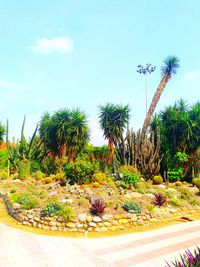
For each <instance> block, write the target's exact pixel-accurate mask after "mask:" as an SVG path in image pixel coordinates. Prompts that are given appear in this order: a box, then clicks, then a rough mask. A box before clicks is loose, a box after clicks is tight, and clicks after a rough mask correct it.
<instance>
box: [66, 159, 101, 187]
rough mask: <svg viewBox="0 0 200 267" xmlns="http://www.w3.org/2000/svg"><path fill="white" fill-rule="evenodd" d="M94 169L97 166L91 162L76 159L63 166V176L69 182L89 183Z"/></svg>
mask: <svg viewBox="0 0 200 267" xmlns="http://www.w3.org/2000/svg"><path fill="white" fill-rule="evenodd" d="M96 169H97V166H96V165H93V164H92V163H91V162H89V161H84V160H78V161H75V162H72V163H70V164H67V165H66V166H65V168H64V172H65V178H66V179H67V181H68V182H69V183H70V184H75V183H77V184H85V183H90V182H91V181H92V176H93V174H94V172H95V171H96Z"/></svg>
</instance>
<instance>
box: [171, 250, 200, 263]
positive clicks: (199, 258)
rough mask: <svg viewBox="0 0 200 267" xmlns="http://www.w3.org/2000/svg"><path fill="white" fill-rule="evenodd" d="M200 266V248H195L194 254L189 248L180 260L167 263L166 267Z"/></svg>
mask: <svg viewBox="0 0 200 267" xmlns="http://www.w3.org/2000/svg"><path fill="white" fill-rule="evenodd" d="M199 266H200V248H199V247H197V248H196V249H195V250H194V254H193V253H192V252H191V251H190V250H189V249H188V250H186V251H185V253H184V254H183V255H180V260H175V262H172V263H171V264H170V263H167V265H166V267H199Z"/></svg>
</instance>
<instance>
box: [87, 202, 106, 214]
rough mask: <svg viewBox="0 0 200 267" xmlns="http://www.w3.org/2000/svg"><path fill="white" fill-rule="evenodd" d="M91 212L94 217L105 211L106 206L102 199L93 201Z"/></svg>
mask: <svg viewBox="0 0 200 267" xmlns="http://www.w3.org/2000/svg"><path fill="white" fill-rule="evenodd" d="M90 204H91V207H90V212H91V214H94V215H100V214H102V213H103V212H104V211H105V208H106V205H105V204H104V201H103V200H101V199H95V200H92V201H91V203H90Z"/></svg>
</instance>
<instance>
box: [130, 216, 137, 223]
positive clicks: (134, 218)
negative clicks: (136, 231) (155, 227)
mask: <svg viewBox="0 0 200 267" xmlns="http://www.w3.org/2000/svg"><path fill="white" fill-rule="evenodd" d="M131 221H132V222H136V221H137V215H136V214H133V215H132V217H131Z"/></svg>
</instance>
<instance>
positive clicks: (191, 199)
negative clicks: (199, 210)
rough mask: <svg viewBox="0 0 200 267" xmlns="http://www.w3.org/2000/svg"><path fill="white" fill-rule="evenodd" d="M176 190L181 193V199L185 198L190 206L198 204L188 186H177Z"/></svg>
mask: <svg viewBox="0 0 200 267" xmlns="http://www.w3.org/2000/svg"><path fill="white" fill-rule="evenodd" d="M177 190H178V191H179V192H180V194H181V195H180V198H181V199H183V200H186V201H187V202H188V203H190V204H191V205H192V206H195V205H198V201H197V199H196V198H195V195H194V194H193V193H192V192H191V191H190V190H189V189H188V188H183V187H178V188H177Z"/></svg>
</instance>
